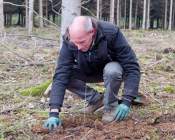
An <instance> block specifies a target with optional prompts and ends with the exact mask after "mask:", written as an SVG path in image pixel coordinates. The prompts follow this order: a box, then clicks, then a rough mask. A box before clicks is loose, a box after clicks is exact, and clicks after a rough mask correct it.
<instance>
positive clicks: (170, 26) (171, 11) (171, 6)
mask: <svg viewBox="0 0 175 140" xmlns="http://www.w3.org/2000/svg"><path fill="white" fill-rule="evenodd" d="M172 15H173V0H171V2H170V17H169V27H168V30H170V31H171V30H172Z"/></svg>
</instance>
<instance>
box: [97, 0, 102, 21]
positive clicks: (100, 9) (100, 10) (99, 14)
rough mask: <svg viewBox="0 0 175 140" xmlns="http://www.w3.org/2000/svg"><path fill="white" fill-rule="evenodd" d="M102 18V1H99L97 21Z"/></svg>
mask: <svg viewBox="0 0 175 140" xmlns="http://www.w3.org/2000/svg"><path fill="white" fill-rule="evenodd" d="M101 17H102V0H97V19H101Z"/></svg>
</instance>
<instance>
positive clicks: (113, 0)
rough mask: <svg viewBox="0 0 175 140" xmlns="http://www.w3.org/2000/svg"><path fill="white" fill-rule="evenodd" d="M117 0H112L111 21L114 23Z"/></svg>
mask: <svg viewBox="0 0 175 140" xmlns="http://www.w3.org/2000/svg"><path fill="white" fill-rule="evenodd" d="M114 9H115V0H110V22H111V23H114Z"/></svg>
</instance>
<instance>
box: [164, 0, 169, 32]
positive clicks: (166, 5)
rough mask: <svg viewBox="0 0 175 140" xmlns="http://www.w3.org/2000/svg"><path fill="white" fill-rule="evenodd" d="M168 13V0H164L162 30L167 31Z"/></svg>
mask: <svg viewBox="0 0 175 140" xmlns="http://www.w3.org/2000/svg"><path fill="white" fill-rule="evenodd" d="M167 12H168V0H165V19H164V29H167V14H168V13H167Z"/></svg>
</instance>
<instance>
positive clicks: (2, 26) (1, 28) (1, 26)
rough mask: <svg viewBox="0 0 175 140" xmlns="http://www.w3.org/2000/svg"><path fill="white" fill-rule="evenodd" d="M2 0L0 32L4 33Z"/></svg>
mask: <svg viewBox="0 0 175 140" xmlns="http://www.w3.org/2000/svg"><path fill="white" fill-rule="evenodd" d="M3 9H4V8H3V0H0V32H3V31H4V11H3Z"/></svg>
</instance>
